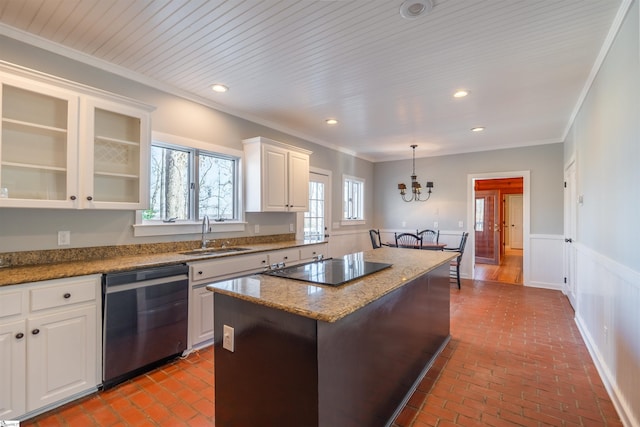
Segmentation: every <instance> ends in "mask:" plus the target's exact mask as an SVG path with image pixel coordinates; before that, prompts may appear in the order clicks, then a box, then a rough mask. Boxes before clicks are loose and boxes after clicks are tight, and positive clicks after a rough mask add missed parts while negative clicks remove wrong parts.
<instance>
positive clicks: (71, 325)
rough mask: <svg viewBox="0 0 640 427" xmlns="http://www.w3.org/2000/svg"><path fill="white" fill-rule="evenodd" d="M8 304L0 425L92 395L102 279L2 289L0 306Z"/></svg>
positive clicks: (0, 362)
mask: <svg viewBox="0 0 640 427" xmlns="http://www.w3.org/2000/svg"><path fill="white" fill-rule="evenodd" d="M16 290H18V291H16ZM10 301H12V302H14V305H13V306H12V307H13V309H12V310H10V311H9V310H0V383H1V384H3V386H2V387H0V419H20V418H22V417H23V416H24V415H25V414H28V416H32V415H35V414H37V413H39V412H42V411H44V410H48V409H50V408H51V407H54V406H56V405H59V404H62V403H65V402H66V401H68V400H71V399H73V398H76V397H79V396H81V395H83V394H87V393H90V392H92V391H94V390H96V388H97V385H98V384H99V382H100V378H101V376H100V369H101V366H102V363H101V356H100V355H101V351H100V348H101V344H100V336H101V333H100V307H101V304H100V276H99V275H95V276H83V277H74V278H69V279H57V280H50V281H45V282H39V283H30V284H24V285H15V286H10V287H7V289H0V306H3V307H7V306H6V305H5V304H6V303H7V302H10ZM16 301H17V302H18V304H17V305H16V304H15V303H16ZM5 385H7V386H6V387H5Z"/></svg>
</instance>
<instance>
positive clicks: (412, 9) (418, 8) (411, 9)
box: [400, 0, 433, 19]
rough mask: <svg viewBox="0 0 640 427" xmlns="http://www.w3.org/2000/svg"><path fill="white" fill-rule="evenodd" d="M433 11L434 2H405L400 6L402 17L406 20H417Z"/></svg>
mask: <svg viewBox="0 0 640 427" xmlns="http://www.w3.org/2000/svg"><path fill="white" fill-rule="evenodd" d="M431 9H433V2H432V0H405V1H404V2H402V4H401V5H400V16H402V17H403V18H404V19H416V18H417V17H418V16H422V15H426V14H428V13H429V12H431Z"/></svg>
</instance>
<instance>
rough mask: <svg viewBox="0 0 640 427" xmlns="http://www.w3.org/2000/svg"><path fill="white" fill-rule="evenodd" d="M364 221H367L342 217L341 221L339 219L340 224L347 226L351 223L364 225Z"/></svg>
mask: <svg viewBox="0 0 640 427" xmlns="http://www.w3.org/2000/svg"><path fill="white" fill-rule="evenodd" d="M366 223H367V221H365V220H364V219H343V220H342V221H340V226H341V227H348V226H351V225H364V224H366Z"/></svg>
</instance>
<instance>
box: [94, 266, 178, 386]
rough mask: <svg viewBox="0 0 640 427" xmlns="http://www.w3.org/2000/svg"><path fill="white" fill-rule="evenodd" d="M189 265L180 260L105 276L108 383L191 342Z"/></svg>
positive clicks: (161, 360) (105, 377)
mask: <svg viewBox="0 0 640 427" xmlns="http://www.w3.org/2000/svg"><path fill="white" fill-rule="evenodd" d="M188 271H189V270H188V267H187V266H186V265H184V264H180V265H172V266H163V267H154V268H148V269H141V270H133V271H125V272H121V273H113V274H105V275H104V276H103V281H102V292H103V304H104V306H103V322H102V326H103V335H102V337H103V338H102V339H103V346H102V351H103V370H102V379H103V387H104V388H105V389H106V388H109V387H112V386H114V385H116V384H118V383H120V382H122V381H125V380H127V379H129V378H131V377H134V376H136V375H139V374H141V373H143V372H145V371H148V370H150V369H152V368H154V367H156V366H159V365H160V364H162V363H164V362H166V361H167V360H169V359H171V358H174V357H175V356H178V355H181V354H182V352H183V351H184V350H185V349H186V348H187V325H188V300H189V277H188Z"/></svg>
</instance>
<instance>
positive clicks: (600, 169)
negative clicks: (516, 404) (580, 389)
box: [565, 2, 640, 426]
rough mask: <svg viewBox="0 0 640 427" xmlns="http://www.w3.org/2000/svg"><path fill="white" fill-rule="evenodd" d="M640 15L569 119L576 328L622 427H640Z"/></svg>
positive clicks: (634, 9)
mask: <svg viewBox="0 0 640 427" xmlns="http://www.w3.org/2000/svg"><path fill="white" fill-rule="evenodd" d="M639 15H640V10H639V7H638V2H633V4H632V5H631V8H630V10H629V12H628V14H627V16H626V18H625V20H624V22H623V25H622V26H621V28H620V31H619V33H618V35H617V37H616V39H615V41H614V43H613V45H612V47H611V49H610V50H609V52H608V54H607V56H606V58H605V61H604V63H603V65H602V67H601V68H600V70H599V72H598V74H597V76H596V78H595V80H594V82H593V84H592V86H591V88H590V90H589V92H588V94H587V96H586V98H585V101H584V103H583V105H582V107H581V109H580V111H579V113H578V115H577V117H576V120H575V121H574V126H573V129H572V131H571V132H570V134H569V138H568V140H567V144H566V150H565V161H566V162H568V161H569V160H570V159H572V158H575V159H576V166H577V177H576V179H577V190H578V194H579V195H581V196H583V203H582V204H578V208H577V236H576V239H575V243H574V244H573V245H574V249H575V253H576V256H577V260H576V262H577V268H576V270H577V274H576V286H577V298H576V299H577V307H576V322H577V323H578V327H579V328H580V331H581V333H582V336H583V337H584V339H585V342H586V343H587V347H588V348H589V351H590V352H591V355H592V357H593V359H594V360H595V362H596V366H597V367H598V370H599V371H600V374H601V376H602V378H603V379H604V381H605V384H606V386H607V388H608V389H609V391H610V395H611V396H612V397H613V399H614V403H616V406H617V408H618V412H619V413H620V415H621V417H622V418H623V421H624V423H625V425H627V426H639V425H640V327H639V326H640V315H639V314H638V313H639V312H640V310H639V308H640V251H638V248H637V242H638V238H639V237H640V221H639V219H640V78H639V76H640V30H639V20H640V19H639Z"/></svg>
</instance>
